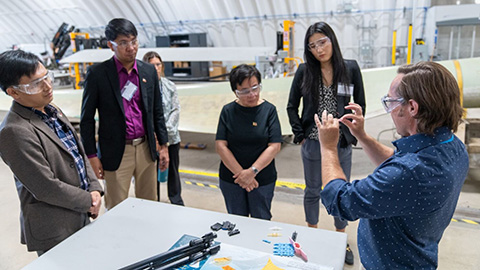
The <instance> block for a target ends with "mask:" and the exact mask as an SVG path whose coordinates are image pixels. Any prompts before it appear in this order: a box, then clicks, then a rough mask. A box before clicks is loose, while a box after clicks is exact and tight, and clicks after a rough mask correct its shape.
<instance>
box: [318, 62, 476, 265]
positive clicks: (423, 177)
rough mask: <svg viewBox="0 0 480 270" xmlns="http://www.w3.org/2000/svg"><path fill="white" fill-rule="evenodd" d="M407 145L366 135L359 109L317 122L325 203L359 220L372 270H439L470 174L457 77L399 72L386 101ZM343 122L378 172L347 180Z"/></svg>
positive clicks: (428, 65)
mask: <svg viewBox="0 0 480 270" xmlns="http://www.w3.org/2000/svg"><path fill="white" fill-rule="evenodd" d="M382 103H383V105H384V107H385V110H386V111H387V113H391V116H392V119H393V122H394V124H395V127H396V129H397V132H398V134H400V135H401V136H402V138H401V139H399V140H397V141H394V142H393V144H394V146H395V147H396V150H393V149H391V148H389V147H387V146H384V145H382V144H380V143H379V142H378V141H376V140H375V139H374V138H373V137H371V136H369V135H367V134H366V132H365V130H364V118H363V116H362V111H361V107H360V106H359V105H357V104H354V103H351V104H350V105H348V106H346V107H345V108H346V109H351V110H352V112H353V113H352V114H348V115H344V116H343V117H342V118H340V119H335V118H334V117H333V116H332V115H331V114H329V115H327V113H326V112H324V113H323V114H322V116H321V118H322V121H321V122H320V120H319V117H318V116H317V115H316V116H315V121H316V124H317V126H318V128H319V135H320V136H319V137H320V146H321V154H322V176H323V177H322V182H323V186H324V189H323V191H322V193H321V198H322V203H323V204H324V205H325V207H326V209H327V211H328V213H329V214H331V215H333V216H339V217H341V218H344V219H347V220H351V221H353V220H356V219H360V223H359V227H358V249H359V253H360V259H361V262H362V264H363V266H364V267H365V268H366V269H413V268H415V269H436V268H437V266H438V243H439V242H440V239H441V237H442V234H443V232H444V230H445V228H446V227H447V226H448V224H449V223H450V220H451V218H452V216H453V213H454V211H455V207H456V204H457V201H458V196H459V194H460V190H461V188H462V185H463V182H464V181H465V178H466V175H467V171H468V154H467V151H466V149H465V145H464V144H463V143H462V142H461V141H460V140H459V139H458V138H457V137H456V136H455V135H453V133H452V132H455V131H456V129H457V127H458V123H459V121H460V119H461V117H462V113H463V109H462V107H461V105H460V96H459V88H458V85H457V83H456V81H455V78H454V77H453V76H452V74H451V73H450V72H449V71H448V70H447V69H446V68H445V67H443V66H441V65H440V64H437V63H433V62H420V63H417V64H414V65H407V66H403V67H400V68H399V69H398V75H397V76H396V77H395V79H394V80H393V82H392V84H391V86H390V90H389V91H388V94H387V95H386V96H385V97H383V98H382ZM339 122H342V123H343V124H345V125H346V126H348V128H349V129H350V131H351V132H352V134H353V135H354V136H355V137H356V138H357V139H358V141H359V142H360V144H361V145H362V147H363V149H364V150H365V152H366V153H367V154H368V156H369V157H370V159H371V160H372V161H373V162H374V163H375V164H376V165H378V167H377V168H376V169H375V171H374V172H373V173H372V174H370V175H369V176H367V177H366V178H365V179H362V180H356V181H353V182H351V183H348V182H346V181H345V180H344V179H346V177H345V175H344V173H343V171H342V169H341V167H340V164H339V161H338V155H337V143H338V136H339V135H338V134H339V132H338V127H339Z"/></svg>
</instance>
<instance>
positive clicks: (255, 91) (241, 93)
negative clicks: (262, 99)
mask: <svg viewBox="0 0 480 270" xmlns="http://www.w3.org/2000/svg"><path fill="white" fill-rule="evenodd" d="M260 90H262V84H258V85H255V86H254V87H252V88H246V89H242V90H235V93H237V95H238V96H248V95H249V94H250V93H253V94H258V93H259V92H260Z"/></svg>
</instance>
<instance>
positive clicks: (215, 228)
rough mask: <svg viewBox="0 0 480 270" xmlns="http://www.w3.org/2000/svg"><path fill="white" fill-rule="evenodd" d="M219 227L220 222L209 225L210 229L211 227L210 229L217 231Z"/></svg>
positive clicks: (220, 225)
mask: <svg viewBox="0 0 480 270" xmlns="http://www.w3.org/2000/svg"><path fill="white" fill-rule="evenodd" d="M221 228H222V224H220V223H218V222H217V223H215V224H213V225H212V226H210V229H212V231H218V230H220V229H221Z"/></svg>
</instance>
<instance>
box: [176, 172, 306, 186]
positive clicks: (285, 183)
mask: <svg viewBox="0 0 480 270" xmlns="http://www.w3.org/2000/svg"><path fill="white" fill-rule="evenodd" d="M178 171H179V172H181V173H184V174H191V175H203V176H210V177H215V178H218V173H208V172H198V171H192V170H178ZM185 183H187V181H185ZM187 184H189V185H191V184H192V183H187ZM195 185H197V186H200V185H198V184H195ZM202 186H205V185H203V184H202ZM276 186H277V187H285V188H289V189H295V190H298V189H301V190H304V189H305V184H299V183H293V182H287V181H277V183H276ZM210 187H211V188H218V186H216V185H210Z"/></svg>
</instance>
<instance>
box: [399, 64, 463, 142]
mask: <svg viewBox="0 0 480 270" xmlns="http://www.w3.org/2000/svg"><path fill="white" fill-rule="evenodd" d="M398 73H399V74H405V75H404V76H403V78H402V81H401V83H400V84H399V85H398V87H397V89H396V93H397V95H399V96H400V97H403V98H404V99H405V100H410V99H413V100H415V101H416V102H417V103H418V114H417V115H416V117H415V118H416V119H417V123H418V124H417V125H418V127H417V132H419V133H425V134H431V135H433V134H434V130H435V129H436V128H439V127H442V126H446V127H448V128H449V129H450V130H453V131H456V130H457V128H458V124H459V121H460V119H461V118H462V115H463V112H464V110H463V108H462V106H461V105H460V90H459V88H458V84H457V81H456V80H455V77H453V75H452V73H450V71H448V69H446V68H445V67H444V66H442V65H440V64H438V63H435V62H418V63H416V64H413V65H405V66H401V67H400V68H399V69H398Z"/></svg>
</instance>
